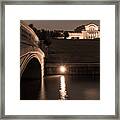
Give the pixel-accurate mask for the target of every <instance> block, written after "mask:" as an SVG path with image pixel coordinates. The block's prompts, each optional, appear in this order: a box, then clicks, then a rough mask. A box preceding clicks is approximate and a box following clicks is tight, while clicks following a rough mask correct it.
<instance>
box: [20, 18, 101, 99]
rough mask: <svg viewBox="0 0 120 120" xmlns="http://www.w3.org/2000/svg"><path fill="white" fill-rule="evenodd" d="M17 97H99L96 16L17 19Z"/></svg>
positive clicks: (98, 23) (98, 38)
mask: <svg viewBox="0 0 120 120" xmlns="http://www.w3.org/2000/svg"><path fill="white" fill-rule="evenodd" d="M20 100H100V20H21V21H20Z"/></svg>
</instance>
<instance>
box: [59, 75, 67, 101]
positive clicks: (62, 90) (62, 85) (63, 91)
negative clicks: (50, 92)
mask: <svg viewBox="0 0 120 120" xmlns="http://www.w3.org/2000/svg"><path fill="white" fill-rule="evenodd" d="M59 92H60V99H61V100H66V99H67V91H66V83H65V76H63V75H61V76H60V90H59Z"/></svg>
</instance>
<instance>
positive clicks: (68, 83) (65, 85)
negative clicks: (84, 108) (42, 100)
mask: <svg viewBox="0 0 120 120" xmlns="http://www.w3.org/2000/svg"><path fill="white" fill-rule="evenodd" d="M45 86H46V88H45V89H46V99H47V100H99V99H100V81H99V75H94V76H93V75H51V76H47V77H46V79H45Z"/></svg>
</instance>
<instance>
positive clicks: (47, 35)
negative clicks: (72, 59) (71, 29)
mask: <svg viewBox="0 0 120 120" xmlns="http://www.w3.org/2000/svg"><path fill="white" fill-rule="evenodd" d="M29 27H30V28H31V29H32V30H33V31H34V32H35V33H36V35H37V36H38V38H39V40H43V43H44V44H45V45H46V46H49V45H50V44H51V40H52V39H53V38H57V37H63V38H64V39H66V38H67V37H69V34H68V31H63V32H62V33H63V34H61V32H59V31H56V30H55V31H50V30H44V29H41V30H38V29H37V28H36V27H34V25H33V24H30V25H29Z"/></svg>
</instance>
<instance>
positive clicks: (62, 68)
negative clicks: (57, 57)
mask: <svg viewBox="0 0 120 120" xmlns="http://www.w3.org/2000/svg"><path fill="white" fill-rule="evenodd" d="M60 72H61V73H65V72H66V68H65V66H63V65H62V66H60Z"/></svg>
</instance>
